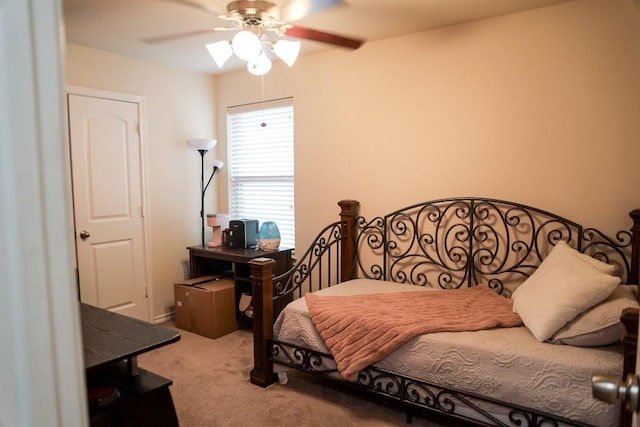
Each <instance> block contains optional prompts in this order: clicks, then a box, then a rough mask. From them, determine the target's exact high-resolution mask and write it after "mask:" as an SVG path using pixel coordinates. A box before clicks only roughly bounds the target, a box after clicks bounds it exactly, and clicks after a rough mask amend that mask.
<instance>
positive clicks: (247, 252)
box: [187, 245, 293, 327]
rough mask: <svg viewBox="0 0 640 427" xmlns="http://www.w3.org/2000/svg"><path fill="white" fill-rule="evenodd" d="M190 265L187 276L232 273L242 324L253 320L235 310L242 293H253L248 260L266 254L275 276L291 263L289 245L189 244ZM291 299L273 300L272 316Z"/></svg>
mask: <svg viewBox="0 0 640 427" xmlns="http://www.w3.org/2000/svg"><path fill="white" fill-rule="evenodd" d="M187 249H188V250H189V266H190V278H192V279H193V278H195V277H199V276H208V275H223V276H229V277H233V278H234V280H235V282H236V316H237V318H238V323H239V324H240V325H241V326H247V327H248V326H250V325H251V324H252V321H251V319H250V318H247V317H246V316H245V315H244V314H243V313H241V312H240V311H239V310H238V303H239V301H240V296H241V295H242V294H247V295H252V294H253V292H252V287H251V267H250V266H249V261H251V260H252V259H256V258H269V259H272V260H273V261H274V262H275V264H274V266H273V270H272V273H273V274H274V275H276V276H278V275H280V274H283V273H285V272H287V271H288V270H289V269H291V267H292V266H293V262H292V251H293V249H290V248H279V249H277V250H273V251H263V250H260V249H232V248H227V247H225V246H219V247H214V248H210V247H207V246H202V245H200V246H190V247H188V248H187ZM290 300H291V299H290V298H288V299H282V300H281V301H278V302H277V303H276V309H275V316H277V315H278V313H280V311H281V310H282V309H283V308H284V306H285V305H286V304H287V303H288V302H289V301H290Z"/></svg>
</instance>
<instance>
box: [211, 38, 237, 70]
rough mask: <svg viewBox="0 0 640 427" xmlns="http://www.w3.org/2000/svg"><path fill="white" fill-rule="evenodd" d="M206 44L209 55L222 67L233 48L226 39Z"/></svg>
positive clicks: (231, 53)
mask: <svg viewBox="0 0 640 427" xmlns="http://www.w3.org/2000/svg"><path fill="white" fill-rule="evenodd" d="M206 46H207V50H208V51H209V55H211V57H212V58H213V60H214V61H215V63H216V64H217V65H218V67H219V68H222V66H223V65H224V63H225V62H227V60H228V59H229V58H231V55H233V49H231V45H230V44H229V42H228V41H226V40H223V41H221V42H216V43H207V44H206Z"/></svg>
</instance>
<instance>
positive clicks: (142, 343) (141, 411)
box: [80, 304, 180, 427]
mask: <svg viewBox="0 0 640 427" xmlns="http://www.w3.org/2000/svg"><path fill="white" fill-rule="evenodd" d="M80 315H81V320H82V340H83V352H84V362H85V369H86V379H87V389H88V390H90V391H91V390H96V389H98V388H100V387H115V388H116V389H117V390H118V393H119V394H120V397H119V398H118V399H117V400H115V401H114V402H113V403H112V404H110V405H108V406H105V407H98V406H96V405H90V407H89V415H90V418H91V426H94V427H98V426H100V427H102V426H139V425H144V426H158V427H160V426H178V417H177V415H176V412H175V408H174V406H173V400H172V399H171V392H170V391H169V386H170V385H171V384H172V381H171V380H169V379H167V378H164V377H161V376H159V375H156V374H154V373H152V372H149V371H146V370H144V369H140V368H138V364H137V358H136V356H137V355H139V354H142V353H144V352H147V351H150V350H153V349H155V348H158V347H162V346H164V345H167V344H170V343H172V342H175V341H178V340H179V339H180V333H179V332H178V331H175V330H172V329H168V328H163V327H161V326H156V325H153V324H151V323H147V322H143V321H140V320H137V319H133V318H130V317H127V316H123V315H120V314H117V313H112V312H110V311H108V310H103V309H101V308H97V307H93V306H90V305H87V304H81V311H80Z"/></svg>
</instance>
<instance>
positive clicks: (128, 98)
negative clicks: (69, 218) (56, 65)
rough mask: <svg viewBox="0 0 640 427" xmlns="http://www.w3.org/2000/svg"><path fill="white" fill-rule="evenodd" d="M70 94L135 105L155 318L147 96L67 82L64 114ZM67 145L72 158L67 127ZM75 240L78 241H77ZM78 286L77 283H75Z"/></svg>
mask: <svg viewBox="0 0 640 427" xmlns="http://www.w3.org/2000/svg"><path fill="white" fill-rule="evenodd" d="M69 95H80V96H88V97H92V98H102V99H108V100H112V101H122V102H131V103H134V104H137V105H138V134H139V136H140V187H141V204H142V247H143V252H144V253H143V257H144V266H143V268H144V272H143V275H144V281H145V286H146V287H147V295H148V303H149V304H148V308H147V320H148V321H149V322H152V323H153V322H155V318H154V315H153V283H152V282H151V277H153V276H152V271H153V270H152V269H151V266H152V262H151V246H150V242H151V236H150V231H149V228H150V227H149V225H148V221H147V219H148V218H149V207H148V206H149V204H148V203H147V200H148V199H149V195H148V192H147V172H146V171H147V167H146V165H147V162H148V159H147V154H146V152H147V151H146V149H145V145H146V141H147V138H146V133H147V132H146V130H147V126H146V124H147V113H146V108H145V104H146V99H145V97H144V96H142V95H132V94H128V93H122V92H113V91H107V90H101V89H94V88H89V87H83V86H74V85H67V86H66V94H65V102H66V105H67V115H68V114H69ZM67 138H68V140H67V146H68V149H69V161H70V162H71V136H70V132H69V131H67ZM69 174H70V175H69V179H70V180H71V179H72V176H71V170H69ZM73 216H74V221H73V224H74V230H75V207H74V215H73ZM76 242H77V241H76ZM76 242H74V244H75V247H76V259H75V265H76V269H78V255H77V251H78V249H77V244H76ZM78 286H79V284H78Z"/></svg>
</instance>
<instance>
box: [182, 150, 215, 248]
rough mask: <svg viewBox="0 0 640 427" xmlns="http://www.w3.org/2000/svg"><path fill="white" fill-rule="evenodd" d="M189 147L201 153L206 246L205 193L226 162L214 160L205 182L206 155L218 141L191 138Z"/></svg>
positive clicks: (202, 229)
mask: <svg viewBox="0 0 640 427" xmlns="http://www.w3.org/2000/svg"><path fill="white" fill-rule="evenodd" d="M187 143H188V144H189V147H191V148H193V149H194V150H197V151H198V153H200V224H201V232H202V246H203V247H204V194H205V193H206V191H207V188H209V184H211V180H212V179H213V176H214V175H215V174H216V172H217V171H218V170H220V169H222V167H223V166H224V163H223V162H222V161H221V160H214V161H213V171H212V172H211V176H210V177H209V180H208V181H207V184H206V185H205V183H204V155H205V154H207V151H209V150H211V149H212V148H213V147H215V146H216V143H217V141H216V140H215V139H206V138H197V139H190V140H188V141H187Z"/></svg>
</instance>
